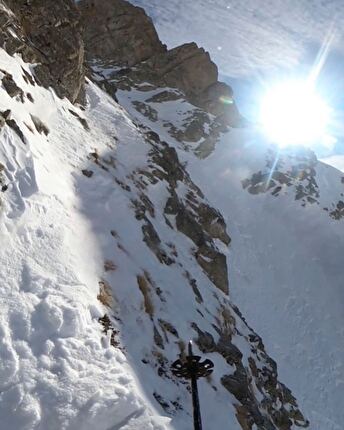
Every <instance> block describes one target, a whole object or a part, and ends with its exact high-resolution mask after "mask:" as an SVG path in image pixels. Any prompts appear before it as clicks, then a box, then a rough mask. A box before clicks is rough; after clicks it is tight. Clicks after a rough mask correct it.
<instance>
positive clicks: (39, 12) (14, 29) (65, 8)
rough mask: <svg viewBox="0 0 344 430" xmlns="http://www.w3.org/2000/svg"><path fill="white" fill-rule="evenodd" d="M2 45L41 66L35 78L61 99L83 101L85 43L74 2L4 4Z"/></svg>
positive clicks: (20, 0)
mask: <svg viewBox="0 0 344 430" xmlns="http://www.w3.org/2000/svg"><path fill="white" fill-rule="evenodd" d="M0 6H1V7H0V28H1V30H0V46H2V47H3V48H4V49H5V50H6V51H7V52H8V53H9V54H13V53H15V52H17V53H20V54H21V55H22V56H23V59H24V60H25V61H27V62H31V63H37V66H36V68H35V76H36V79H37V81H38V82H39V83H40V84H41V85H43V86H45V87H49V86H51V87H52V88H54V90H55V91H56V93H57V95H58V96H59V97H67V98H68V99H69V100H70V101H72V102H73V103H74V102H76V101H82V100H83V91H84V90H83V86H84V77H85V72H84V44H83V40H82V30H81V25H80V20H79V13H78V10H77V9H76V6H75V4H74V2H73V1H72V0H60V1H59V2H56V1H54V0H33V1H30V2H28V1H25V0H6V2H4V1H2V2H1V3H0Z"/></svg>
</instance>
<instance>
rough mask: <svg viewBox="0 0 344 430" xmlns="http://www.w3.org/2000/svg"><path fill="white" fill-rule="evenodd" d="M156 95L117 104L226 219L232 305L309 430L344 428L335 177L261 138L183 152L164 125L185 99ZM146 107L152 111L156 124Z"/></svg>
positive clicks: (183, 108) (252, 135) (249, 134)
mask: <svg viewBox="0 0 344 430" xmlns="http://www.w3.org/2000/svg"><path fill="white" fill-rule="evenodd" d="M159 91H161V90H159V89H158V90H154V89H153V90H152V91H147V89H145V91H139V90H137V89H135V90H134V89H131V91H129V92H127V91H120V92H119V93H118V94H117V95H118V97H119V100H120V103H121V104H122V105H123V106H125V107H126V109H127V110H128V111H129V112H131V114H132V116H133V117H136V118H137V121H138V122H139V123H142V124H145V125H146V126H147V127H150V128H151V129H152V130H154V131H155V132H157V133H158V134H159V135H160V137H161V139H163V140H166V141H167V142H168V143H169V144H170V145H173V146H174V147H175V148H176V149H177V151H178V155H179V157H180V158H181V160H183V161H184V163H186V165H187V170H188V172H189V173H190V175H191V177H192V178H193V180H194V181H195V182H196V184H197V185H198V186H200V188H201V189H202V190H203V191H204V192H205V193H206V196H207V197H208V199H209V201H210V202H211V203H212V204H213V205H214V206H215V207H217V208H219V209H220V211H221V213H222V214H223V215H224V216H225V220H226V222H227V225H228V227H229V231H230V232H231V237H232V243H231V253H230V260H229V261H230V271H229V278H230V295H231V298H232V300H233V301H234V302H235V303H237V304H238V306H239V308H240V310H241V311H242V312H243V313H244V315H245V316H246V318H247V320H248V321H249V323H250V324H251V325H253V326H254V328H255V329H257V331H258V333H260V334H261V335H262V337H263V339H264V342H265V344H266V346H267V349H268V351H269V352H270V353H271V355H272V356H273V357H274V359H276V361H277V363H278V366H279V373H280V376H281V378H282V380H284V381H286V382H287V383H288V385H289V386H290V388H291V389H292V390H293V393H294V394H295V395H296V397H297V398H298V399H299V401H300V405H301V408H302V410H303V411H304V412H305V414H306V416H307V417H308V418H309V419H310V422H311V424H310V428H311V429H314V430H323V429H325V428H326V429H327V430H339V429H341V428H342V424H341V423H342V422H343V419H344V415H343V409H342V407H341V395H342V393H343V388H344V385H343V384H344V381H343V378H342V375H343V372H344V368H343V362H344V361H343V358H344V348H343V340H344V339H343V337H344V330H343V318H344V314H343V305H344V290H343V283H342V273H343V268H342V267H343V257H342V255H343V249H344V233H343V225H342V223H343V220H342V205H343V195H344V185H343V182H342V174H341V172H339V171H338V170H336V169H334V168H332V167H330V166H328V165H326V164H323V163H321V162H318V161H317V160H316V158H315V156H314V155H313V154H312V153H310V152H308V151H303V150H300V151H298V152H297V153H295V152H292V151H291V152H288V151H285V152H283V153H278V151H277V150H276V148H274V147H273V146H270V145H269V144H267V143H265V142H264V139H263V137H262V136H260V134H259V131H258V130H249V129H247V130H230V131H229V132H228V133H225V134H222V136H221V137H220V138H219V141H218V143H217V145H216V148H215V150H213V148H210V150H209V148H208V147H207V139H200V141H198V142H196V143H192V142H191V143H189V144H187V145H185V142H181V141H179V140H178V139H177V138H176V137H175V136H176V135H177V134H176V130H175V129H174V130H173V132H171V127H170V126H169V124H171V123H172V124H174V125H175V127H176V128H177V130H181V131H182V132H183V130H184V131H185V128H186V127H187V124H188V123H190V118H192V111H193V109H194V108H193V107H192V106H191V105H188V104H187V103H186V102H185V101H183V100H178V101H173V102H172V101H169V102H162V103H152V102H151V100H152V97H153V96H154V94H157V93H159ZM137 101H139V102H140V103H141V105H140V106H141V107H140V109H138V108H137V107H138V106H139V105H138V104H137ZM142 104H145V105H146V106H148V107H150V108H151V109H154V110H155V111H156V113H157V114H156V115H155V116H154V118H153V119H152V118H149V115H147V112H148V111H149V109H148V108H147V109H146V110H145V109H143V108H142V106H143V105H142ZM196 147H198V149H197V150H196V151H193V150H192V148H196ZM204 148H205V152H204V153H203V155H202V151H204ZM195 154H197V155H198V157H197V156H196V155H195ZM200 155H201V156H200ZM203 157H206V158H205V159H203ZM276 158H277V162H276ZM274 171H275V173H272V172H274ZM270 175H271V176H270ZM269 179H272V182H270V184H269Z"/></svg>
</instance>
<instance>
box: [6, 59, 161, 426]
mask: <svg viewBox="0 0 344 430" xmlns="http://www.w3.org/2000/svg"><path fill="white" fill-rule="evenodd" d="M0 69H1V70H6V71H7V72H9V73H11V74H12V75H13V79H14V81H15V82H16V84H17V85H18V86H19V87H20V88H21V89H22V90H23V91H24V94H25V96H24V99H23V101H24V102H23V103H22V102H21V100H20V99H19V98H18V97H17V98H11V97H10V96H9V95H8V94H7V92H6V91H5V90H4V88H1V89H0V92H1V97H0V105H1V108H0V110H1V111H4V110H5V109H11V111H12V119H13V120H14V121H15V122H16V123H17V125H18V126H19V128H20V129H21V130H22V132H23V134H24V136H25V142H26V143H25V144H24V143H23V142H22V141H21V139H20V138H19V136H18V135H17V134H16V132H14V131H13V130H12V129H11V128H10V127H9V126H8V125H5V126H4V127H3V129H2V130H1V147H0V162H1V164H2V165H3V166H4V170H3V172H2V173H3V183H4V184H6V185H7V186H8V190H7V191H6V192H4V193H3V194H2V195H1V202H2V205H1V219H0V231H1V243H2V246H1V251H0V260H1V266H0V267H1V268H0V278H1V289H0V294H1V325H0V344H1V348H0V393H1V394H0V422H1V428H3V429H7V430H9V429H16V430H19V429H51V430H53V429H56V430H61V429H66V428H68V429H74V428H75V429H80V428H82V429H85V430H86V429H94V428H95V427H96V428H98V429H104V430H105V429H110V428H112V429H117V428H123V429H128V430H129V429H137V428H147V429H159V430H160V429H161V430H162V429H164V428H166V427H165V425H164V424H163V422H165V423H167V422H168V419H164V418H160V417H156V416H155V415H156V414H155V412H154V408H151V409H150V408H149V406H147V404H148V405H149V402H147V401H146V400H145V399H144V394H143V393H142V390H141V388H140V386H139V383H138V381H137V380H136V378H135V377H134V375H133V374H132V372H131V366H130V364H129V363H128V360H127V358H126V356H125V355H124V353H123V352H122V351H121V350H120V349H118V348H117V349H115V348H113V346H112V345H111V344H110V341H111V339H110V334H109V335H105V334H103V333H102V326H101V325H100V324H99V322H98V318H99V317H103V316H104V314H105V308H104V307H103V306H102V305H101V303H100V302H99V301H97V295H98V293H99V285H98V284H99V282H100V281H101V279H102V276H103V271H104V269H103V265H104V262H103V260H102V247H101V245H100V242H101V240H102V238H101V237H99V236H97V235H96V232H95V231H94V230H93V225H92V224H91V222H90V220H89V219H87V217H86V216H85V214H84V213H83V212H84V211H83V208H84V205H85V202H88V204H89V206H90V207H91V206H92V204H93V203H92V198H93V199H98V202H101V199H102V198H104V195H105V194H106V192H109V189H108V188H106V187H105V188H104V190H102V191H101V194H102V195H97V194H96V193H94V194H93V195H92V190H90V189H89V179H88V178H87V177H86V176H83V175H82V174H81V170H82V169H83V168H85V166H86V167H87V165H88V160H87V156H88V154H89V153H90V152H91V151H94V150H95V149H96V148H97V149H98V150H99V151H105V150H107V149H108V148H109V147H113V145H114V143H115V141H114V138H113V136H112V135H113V134H114V133H116V134H117V133H118V131H119V130H118V129H119V127H118V126H117V124H118V123H120V124H121V127H120V130H121V134H120V138H122V139H129V140H133V141H135V139H138V135H137V131H136V128H135V126H134V125H133V124H132V123H131V121H130V120H129V119H128V118H127V117H126V116H125V114H124V113H123V112H122V110H121V109H120V108H118V107H116V106H115V105H114V103H111V101H108V100H107V99H106V97H104V96H103V95H102V94H99V90H97V89H96V88H95V87H94V86H93V85H91V84H90V86H89V90H90V98H91V106H90V109H89V111H88V112H85V114H84V112H81V111H80V110H79V109H77V108H75V107H74V106H72V105H71V104H70V103H69V102H68V101H67V100H64V101H61V100H59V99H58V98H57V97H56V96H55V95H54V93H53V92H52V91H47V90H44V89H42V88H39V87H38V86H37V85H32V84H30V82H29V81H28V80H27V76H29V77H31V78H30V79H32V75H31V71H30V67H29V66H28V65H25V64H23V63H22V61H21V60H20V59H19V58H11V57H9V56H8V55H7V54H6V53H5V52H4V51H1V52H0ZM23 70H25V73H26V77H25V74H24V73H23ZM1 78H3V73H2V74H1ZM27 93H30V94H31V96H32V97H30V98H31V99H32V100H34V102H31V101H30V100H29V99H28V98H27V95H26V94H27ZM101 97H102V98H103V100H101ZM71 111H73V112H74V113H76V114H77V115H80V117H84V115H87V116H88V117H90V118H88V119H89V124H90V126H91V127H92V130H91V131H89V132H88V131H86V130H84V128H83V126H82V125H81V123H80V122H79V120H78V119H77V118H76V117H75V116H74V115H72V114H71ZM109 111H111V122H109V121H108V118H107V115H109ZM30 114H31V115H35V116H36V117H39V118H40V120H41V121H43V122H44V124H45V125H46V126H47V127H48V128H49V130H50V133H49V135H48V136H47V137H46V136H45V135H44V133H42V134H39V133H38V131H37V130H36V129H35V126H34V124H33V121H32V118H31V116H30ZM104 210H105V211H106V208H104Z"/></svg>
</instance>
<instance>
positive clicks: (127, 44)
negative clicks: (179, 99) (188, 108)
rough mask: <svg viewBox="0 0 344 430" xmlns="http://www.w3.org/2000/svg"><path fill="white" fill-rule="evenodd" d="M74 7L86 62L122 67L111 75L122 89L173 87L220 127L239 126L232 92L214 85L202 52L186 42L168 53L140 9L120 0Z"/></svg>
mask: <svg viewBox="0 0 344 430" xmlns="http://www.w3.org/2000/svg"><path fill="white" fill-rule="evenodd" d="M79 7H80V10H81V13H82V19H83V23H84V27H85V29H86V37H85V43H86V51H87V59H88V61H89V62H90V64H91V65H92V63H93V62H94V61H97V62H98V64H100V66H101V67H102V66H104V67H105V68H108V67H109V65H111V66H112V67H113V68H114V70H116V68H117V69H120V67H125V69H123V68H122V69H120V70H117V71H115V73H114V75H113V78H117V79H116V80H117V81H118V84H119V85H120V86H121V87H122V88H126V89H130V88H131V87H135V86H136V85H139V86H140V87H141V88H142V84H143V83H144V82H145V83H146V82H149V83H151V84H152V85H154V86H155V87H172V88H177V89H178V90H180V91H182V92H183V93H184V94H185V96H186V98H187V100H188V101H189V102H190V103H192V104H194V105H195V106H198V107H201V108H203V109H205V110H206V111H208V112H210V113H212V114H214V115H216V116H219V117H221V119H222V121H223V122H224V123H226V124H229V125H231V126H235V127H237V126H239V127H240V126H242V125H244V122H245V121H244V120H243V118H242V117H241V115H240V114H239V112H238V110H237V108H236V105H235V103H234V100H233V91H232V89H231V88H230V87H229V86H228V85H226V84H225V83H223V82H219V81H218V70H217V66H216V65H215V64H214V63H213V62H212V61H211V59H210V56H209V53H208V52H206V51H205V50H204V49H203V48H200V47H198V46H197V45H196V43H186V44H183V45H181V46H178V47H176V48H173V49H171V50H167V49H166V47H165V45H163V44H162V43H161V42H160V40H159V38H158V35H157V33H156V30H155V28H154V26H153V23H152V21H151V19H150V18H149V17H147V15H146V14H145V12H144V11H143V9H141V8H138V7H135V6H132V5H131V4H130V3H128V2H126V1H125V0H82V1H81V2H80V3H79ZM128 66H129V68H128ZM133 66H134V67H133ZM115 75H117V76H115ZM114 80H115V79H114ZM141 108H142V107H141Z"/></svg>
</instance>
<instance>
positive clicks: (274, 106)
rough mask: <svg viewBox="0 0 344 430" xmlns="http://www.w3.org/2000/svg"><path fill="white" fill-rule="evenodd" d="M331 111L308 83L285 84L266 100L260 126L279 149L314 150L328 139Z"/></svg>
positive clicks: (264, 99) (269, 94)
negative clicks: (303, 148)
mask: <svg viewBox="0 0 344 430" xmlns="http://www.w3.org/2000/svg"><path fill="white" fill-rule="evenodd" d="M329 120H330V109H329V107H328V106H327V104H326V103H325V102H324V100H322V98H321V97H320V96H319V95H318V94H317V93H316V92H315V90H314V88H313V85H310V84H309V83H308V82H307V81H305V82H298V81H292V82H285V83H282V84H279V85H276V86H274V87H272V88H271V89H270V90H269V91H268V92H267V93H266V94H265V96H264V97H263V100H262V104H261V109H260V123H261V125H262V127H263V130H264V132H265V133H266V135H267V136H268V137H269V138H270V139H271V140H272V141H273V142H275V143H277V144H278V145H279V146H282V147H283V146H289V145H302V146H312V145H315V144H317V143H321V141H322V140H323V139H324V138H325V136H328V133H327V127H328V125H329Z"/></svg>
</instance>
